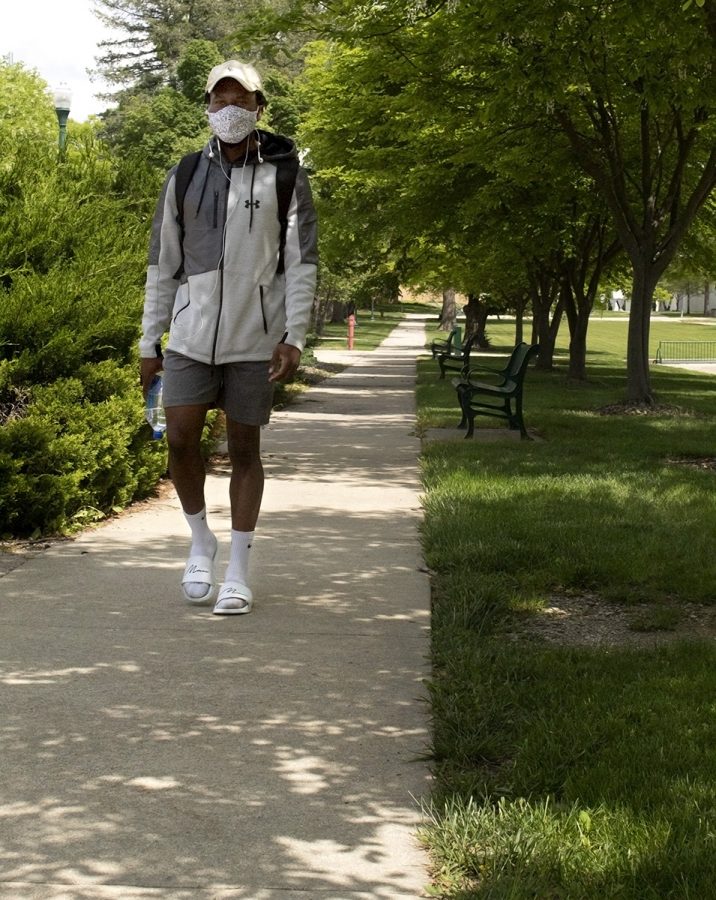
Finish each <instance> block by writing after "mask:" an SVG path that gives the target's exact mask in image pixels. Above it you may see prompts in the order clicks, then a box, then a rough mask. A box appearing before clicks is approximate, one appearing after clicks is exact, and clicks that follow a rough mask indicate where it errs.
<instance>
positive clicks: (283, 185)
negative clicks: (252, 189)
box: [276, 156, 298, 275]
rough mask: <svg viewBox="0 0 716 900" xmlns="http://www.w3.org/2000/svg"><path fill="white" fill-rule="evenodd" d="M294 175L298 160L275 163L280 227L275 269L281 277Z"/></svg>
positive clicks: (283, 268) (296, 170)
mask: <svg viewBox="0 0 716 900" xmlns="http://www.w3.org/2000/svg"><path fill="white" fill-rule="evenodd" d="M296 175H298V159H297V158H296V157H295V156H294V157H291V158H290V159H285V160H281V161H280V162H277V163H276V197H277V199H278V221H279V223H280V225H281V235H280V237H279V245H278V266H277V267H276V274H277V275H283V273H284V270H285V267H284V261H283V251H284V248H285V247H286V231H287V229H288V208H289V206H290V205H291V197H293V190H294V188H295V187H296Z"/></svg>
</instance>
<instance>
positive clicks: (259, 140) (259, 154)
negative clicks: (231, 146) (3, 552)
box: [256, 131, 264, 163]
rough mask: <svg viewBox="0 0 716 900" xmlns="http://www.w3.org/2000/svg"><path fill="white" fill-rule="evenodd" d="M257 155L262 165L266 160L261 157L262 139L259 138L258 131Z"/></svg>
mask: <svg viewBox="0 0 716 900" xmlns="http://www.w3.org/2000/svg"><path fill="white" fill-rule="evenodd" d="M256 155H257V156H258V158H259V162H260V163H262V162H263V161H264V158H263V156H261V138H260V137H259V133H258V131H257V132H256Z"/></svg>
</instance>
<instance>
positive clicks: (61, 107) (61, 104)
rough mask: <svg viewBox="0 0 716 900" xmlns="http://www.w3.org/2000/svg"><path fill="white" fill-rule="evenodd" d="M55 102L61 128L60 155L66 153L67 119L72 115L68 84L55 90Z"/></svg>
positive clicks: (70, 92)
mask: <svg viewBox="0 0 716 900" xmlns="http://www.w3.org/2000/svg"><path fill="white" fill-rule="evenodd" d="M54 100H55V112H56V113H57V122H58V124H59V126H60V153H64V152H65V141H66V140H67V119H68V118H69V115H70V102H71V101H72V91H71V90H70V89H69V87H68V86H67V85H66V84H64V83H63V84H61V85H59V86H58V87H57V88H55V93H54Z"/></svg>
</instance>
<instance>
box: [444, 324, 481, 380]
mask: <svg viewBox="0 0 716 900" xmlns="http://www.w3.org/2000/svg"><path fill="white" fill-rule="evenodd" d="M476 344H477V335H476V334H473V336H472V337H471V338H468V340H466V341H465V342H464V343H463V344H462V346H461V347H460V348H459V349H457V348H455V347H453V348H452V349H451V350H445V351H442V352H440V353H438V354H437V360H438V365H439V366H440V377H441V378H444V377H445V373H446V372H460V374H461V375H462V374H463V373H464V372H466V371H467V369H468V368H469V366H470V353H471V352H472V349H473V347H474V346H475V345H476Z"/></svg>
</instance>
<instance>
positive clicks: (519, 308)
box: [515, 297, 528, 347]
mask: <svg viewBox="0 0 716 900" xmlns="http://www.w3.org/2000/svg"><path fill="white" fill-rule="evenodd" d="M527 302H528V298H527V297H520V299H519V300H517V301H516V302H515V347H516V346H517V345H518V344H521V343H522V341H523V340H524V339H525V337H524V335H525V322H524V318H525V307H526V306H527Z"/></svg>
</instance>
